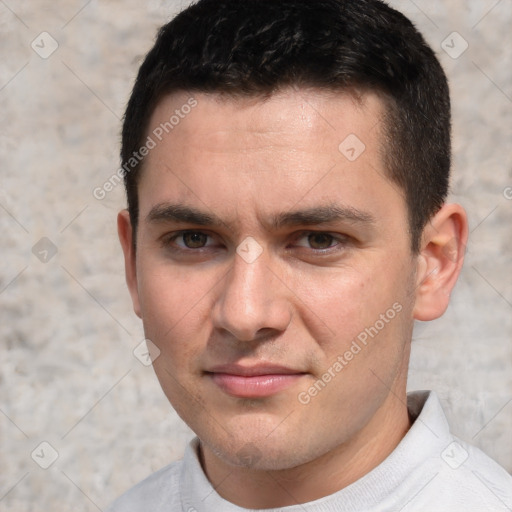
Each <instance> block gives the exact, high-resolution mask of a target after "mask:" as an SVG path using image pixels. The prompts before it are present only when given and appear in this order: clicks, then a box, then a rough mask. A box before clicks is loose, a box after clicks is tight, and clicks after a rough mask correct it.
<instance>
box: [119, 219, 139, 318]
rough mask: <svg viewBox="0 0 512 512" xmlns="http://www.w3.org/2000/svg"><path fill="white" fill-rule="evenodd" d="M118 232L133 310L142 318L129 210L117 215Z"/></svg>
mask: <svg viewBox="0 0 512 512" xmlns="http://www.w3.org/2000/svg"><path fill="white" fill-rule="evenodd" d="M117 233H118V235H119V241H120V242H121V247H122V248H123V253H124V269H125V276H126V284H127V285H128V290H129V291H130V295H131V296H132V302H133V310H134V311H135V314H136V315H137V316H138V317H139V318H140V317H141V314H140V303H139V291H138V285H137V264H136V259H135V248H134V245H133V235H134V233H133V229H132V223H131V221H130V215H129V213H128V210H122V211H120V212H119V214H118V215H117Z"/></svg>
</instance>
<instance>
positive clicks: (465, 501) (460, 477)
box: [404, 437, 512, 512]
mask: <svg viewBox="0 0 512 512" xmlns="http://www.w3.org/2000/svg"><path fill="white" fill-rule="evenodd" d="M440 455H441V456H440V457H439V458H438V459H437V460H436V461H433V460H431V461H430V462H431V464H428V466H429V468H430V471H429V478H428V480H427V482H426V483H425V486H424V487H422V489H421V491H420V492H418V494H417V495H416V496H414V497H411V498H412V499H411V501H410V503H409V504H408V505H409V507H406V508H405V509H404V512H409V511H410V512H412V511H416V510H418V511H419V510H421V511H423V510H436V511H437V512H445V511H446V512H453V511H462V510H463V511H464V512H481V511H482V510H489V511H493V512H500V511H503V512H506V511H510V510H512V476H511V475H510V474H509V473H507V471H506V470H505V469H504V468H502V467H501V466H500V465H499V464H498V463H497V462H495V461H494V460H492V459H491V458H490V457H488V456H487V455H486V454H485V453H483V452H482V451H481V450H479V449H478V448H476V447H474V446H472V445H470V444H468V443H466V442H464V441H462V440H461V439H458V438H457V437H452V441H451V442H450V443H449V444H448V445H447V446H446V448H445V449H444V450H443V452H442V453H441V454H440ZM432 507H433V508H432Z"/></svg>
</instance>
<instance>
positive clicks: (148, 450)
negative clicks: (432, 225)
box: [0, 0, 512, 512]
mask: <svg viewBox="0 0 512 512" xmlns="http://www.w3.org/2000/svg"><path fill="white" fill-rule="evenodd" d="M186 3H187V2H183V4H186ZM391 3H392V5H393V6H395V7H397V8H398V9H399V10H401V11H402V12H404V13H405V14H406V15H408V16H409V17H411V18H412V19H413V20H414V21H415V22H416V24H417V25H418V26H419V27H420V29H421V30H422V31H423V32H424V34H425V35H426V37H427V38H428V40H429V41H430V43H431V44H432V45H433V47H434V48H435V49H436V51H437V52H438V54H439V57H440V59H441V60H442V62H443V64H444V67H445V69H446V71H447V73H448V75H449V78H450V81H451V86H452V96H453V106H454V149H455V162H454V177H453V187H452V192H453V198H454V199H455V200H457V201H460V202H462V204H463V205H464V206H465V207H466V208H467V210H468V213H469V218H470V226H471V241H470V243H469V245H468V248H467V249H468V250H467V261H466V264H465V268H464V271H463V273H462V276H461V279H460V282H459V284H458V288H457V290H456V292H455V293H454V294H453V298H452V305H451V307H450V309H449V310H448V312H447V314H446V315H445V316H444V318H442V319H440V320H439V321H436V322H433V323H430V324H420V325H418V326H417V329H416V332H415V339H414V343H413V354H412V361H411V371H410V386H409V387H410V388H411V389H418V388H434V389H436V390H437V391H438V393H439V394H440V396H441V399H442V401H443V404H444V405H445V408H446V409H447V412H448V415H449V418H450V420H451V423H452V425H453V428H454V431H455V432H456V433H457V434H459V435H460V436H461V437H463V438H465V439H467V440H468V441H470V442H473V443H474V444H476V445H478V446H480V447H482V448H483V449H484V450H485V451H486V452H487V453H489V454H490V455H491V456H492V457H494V458H495V459H497V460H498V461H499V462H501V464H503V465H504V466H505V467H506V468H507V469H508V470H512V434H511V432H512V430H511V425H512V372H511V369H512V340H511V338H512V314H511V313H512V277H511V276H512V272H511V255H512V243H511V240H512V236H511V235H512V223H511V220H512V188H507V187H512V175H511V163H512V162H511V160H512V152H511V150H510V148H511V143H512V133H511V132H512V122H511V120H512V76H511V73H512V71H511V69H512V66H510V63H511V62H512V58H511V57H512V56H511V52H512V36H511V31H510V27H511V26H512V2H511V1H510V0H501V1H498V0H451V1H450V2H445V1H441V0H435V1H431V2H420V0H416V1H412V0H400V1H399V0H396V1H393V2H391ZM181 7H182V6H181V5H180V2H177V1H175V2H171V1H167V2H164V1H159V0H151V1H148V2H145V3H144V2H137V1H135V0H126V1H123V2H121V1H120V0H109V1H96V0H92V1H89V2H87V1H85V0H80V1H63V0H57V1H54V2H50V1H44V0H31V1H30V2H29V1H28V0H23V1H18V2H15V1H14V0H1V1H0V37H1V45H0V119H1V124H0V162H1V166H0V180H1V181H0V228H1V233H2V241H1V247H2V252H1V255H2V264H1V266H0V302H1V309H0V342H1V351H2V352H1V354H2V355H1V358H2V359H1V361H2V365H1V366H2V373H1V391H0V393H1V405H0V408H1V411H0V434H1V451H2V458H1V461H0V510H2V511H3V510H10V511H16V512H24V511H31V512H37V511H43V510H52V511H55V512H60V511H64V510H66V511H70V510H73V511H94V510H98V509H103V508H104V507H105V506H106V504H107V503H109V502H110V501H111V500H112V499H113V498H114V497H115V496H117V495H118V494H119V493H121V492H122V491H123V490H124V489H126V488H127V487H129V486H131V485H132V484H133V483H135V482H137V481H139V480H140V479H142V478H143V477H144V476H146V475H147V474H149V473H150V472H152V471H154V470H156V469H157V468H159V467H161V466H163V465H165V464H167V463H168V462H170V461H171V460H173V459H177V458H179V457H180V456H181V454H182V453H183V449H184V445H185V443H186V440H187V439H188V438H189V437H190V436H191V433H190V431H189V430H188V428H187V427H186V426H185V425H183V424H182V423H181V421H180V420H179V419H178V418H177V416H176V415H175V413H174V412H173V411H172V409H171V408H170V406H169V404H168V403H167V402H166V400H165V398H164V396H163V393H162V392H161V390H160V388H159V385H158V383H157V381H156V378H155V377H154V375H153V371H152V369H151V368H150V367H149V368H148V367H145V366H143V365H142V364H141V363H140V362H139V361H138V360H137V359H136V358H135V357H134V355H133V353H132V351H133V350H134V348H135V347H136V346H137V345H138V344H139V343H140V342H141V340H142V339H143V333H142V328H141V325H140V323H139V321H138V319H137V318H136V317H135V315H134V314H133V313H132V310H131V304H130V302H129V298H128V293H127V291H126V287H125V284H124V276H123V266H122V255H121V251H120V248H119V247H118V242H117V236H116V231H115V216H116V213H117V211H118V210H119V209H120V208H121V207H122V206H123V205H124V195H123V190H122V188H121V187H120V186H119V187H116V188H115V189H114V190H113V191H112V192H110V193H109V194H108V195H107V197H106V198H105V199H103V200H98V199H95V198H94V197H93V189H94V188H95V187H98V186H101V185H102V184H103V183H104V182H105V180H106V179H108V178H109V177H110V176H111V175H112V174H113V173H114V172H115V171H116V169H117V167H118V157H117V154H118V149H119V148H118V141H119V129H120V118H121V116H122V113H123V108H124V105H125V103H126V101H127V97H128V94H129V91H130V87H131V85H132V83H133V79H134V74H135V72H136V70H137V66H138V65H139V64H140V61H141V57H142V56H143V55H144V54H145V52H146V51H147V50H148V49H149V47H150V45H151V43H152V41H153V38H154V33H155V30H156V28H157V27H158V26H159V25H161V24H162V23H163V22H165V21H166V20H167V19H169V18H170V17H171V16H172V15H173V14H174V13H175V12H176V11H178V10H179V9H180V8H181ZM42 32H47V33H48V34H49V35H48V34H41V33H42ZM452 32H457V34H452ZM450 34H452V35H450ZM447 36H448V38H447ZM443 41H445V42H444V43H443ZM57 45H58V46H57ZM466 45H467V48H466ZM443 48H444V49H443ZM53 50H55V51H53ZM463 50H465V51H464V52H463V53H462V51H463ZM52 51H53V53H51V52H52ZM42 442H44V443H49V444H44V445H40V443H42ZM31 454H32V456H31ZM56 455H58V458H57V459H56V460H55V462H54V463H53V464H52V465H51V466H50V467H49V468H48V469H43V468H42V467H40V466H41V465H42V466H45V465H48V464H50V463H51V462H52V461H53V458H55V456H56Z"/></svg>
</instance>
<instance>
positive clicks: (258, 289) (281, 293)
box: [213, 254, 292, 342]
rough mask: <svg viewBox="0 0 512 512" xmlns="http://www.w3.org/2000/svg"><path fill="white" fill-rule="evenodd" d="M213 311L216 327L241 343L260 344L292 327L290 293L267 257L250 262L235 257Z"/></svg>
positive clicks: (237, 256) (263, 256)
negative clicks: (263, 340)
mask: <svg viewBox="0 0 512 512" xmlns="http://www.w3.org/2000/svg"><path fill="white" fill-rule="evenodd" d="M232 265H233V266H232V268H231V270H230V271H229V272H228V274H227V275H226V277H225V279H224V280H223V282H222V285H221V286H222V288H221V290H220V293H219V295H218V296H217V299H216V302H215V305H214V307H213V323H214V326H215V327H216V328H217V329H220V330H224V331H227V332H229V333H230V334H231V335H232V336H233V337H235V338H236V339H237V340H239V341H246V342H248V341H257V340H261V339H262V338H268V337H271V336H275V335H277V334H279V333H281V332H284V331H285V330H286V328H287V327H288V325H289V324H290V321H291V318H292V313H291V304H290V301H289V300H288V299H287V292H288V289H287V287H286V286H285V285H284V283H283V282H282V281H281V280H280V279H279V277H278V276H277V274H276V273H274V272H273V271H272V269H271V268H270V266H269V264H268V259H267V258H266V257H265V255H261V256H260V257H259V258H258V259H257V260H256V261H252V262H250V263H249V262H247V261H245V260H244V259H243V258H242V257H240V256H239V255H238V254H236V255H235V256H234V261H233V264H232Z"/></svg>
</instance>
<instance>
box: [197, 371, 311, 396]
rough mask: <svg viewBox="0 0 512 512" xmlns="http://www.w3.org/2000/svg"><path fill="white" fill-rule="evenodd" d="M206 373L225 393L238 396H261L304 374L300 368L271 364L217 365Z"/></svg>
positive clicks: (292, 382) (289, 384) (282, 389)
mask: <svg viewBox="0 0 512 512" xmlns="http://www.w3.org/2000/svg"><path fill="white" fill-rule="evenodd" d="M206 375H207V376H208V377H210V378H211V379H212V381H213V382H214V383H215V384H216V385H217V386H218V387H219V388H220V389H221V390H222V391H224V392H225V393H227V394H229V395H231V396H235V397H239V398H263V397H266V396H271V395H275V394H276V393H279V392H280V391H284V390H285V389H287V388H289V387H290V386H292V385H293V384H294V383H295V382H297V380H298V379H300V378H301V377H303V376H304V375H305V373H304V372H302V371H300V370H295V369H292V368H287V367H284V366H279V365H273V364H257V365H252V366H244V365H240V364H224V365H218V366H215V367H213V368H211V369H209V370H208V371H207V372H206Z"/></svg>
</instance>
